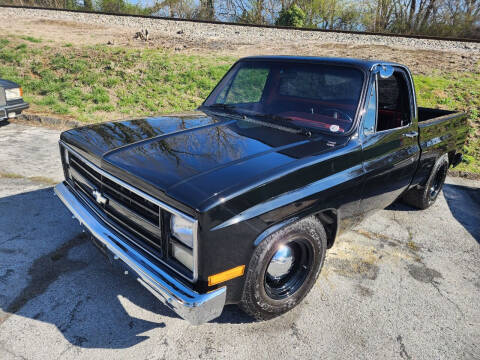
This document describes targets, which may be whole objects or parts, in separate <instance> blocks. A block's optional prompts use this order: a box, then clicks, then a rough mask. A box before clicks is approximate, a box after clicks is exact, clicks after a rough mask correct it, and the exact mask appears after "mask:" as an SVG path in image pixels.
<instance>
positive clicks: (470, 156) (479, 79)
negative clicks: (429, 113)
mask: <svg viewBox="0 0 480 360" xmlns="http://www.w3.org/2000/svg"><path fill="white" fill-rule="evenodd" d="M414 78H415V87H416V90H417V98H418V104H419V106H425V107H433V108H442V109H453V110H461V111H464V112H466V113H467V114H468V118H469V119H468V120H469V125H470V132H469V136H468V139H467V142H466V144H465V147H464V149H463V152H464V158H465V159H464V161H463V162H462V163H461V164H460V165H459V166H458V167H457V168H456V169H458V170H460V171H466V172H471V173H477V174H480V68H479V70H478V71H477V72H476V73H458V74H434V75H429V76H424V75H421V76H420V75H418V76H414Z"/></svg>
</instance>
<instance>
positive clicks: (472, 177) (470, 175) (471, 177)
mask: <svg viewBox="0 0 480 360" xmlns="http://www.w3.org/2000/svg"><path fill="white" fill-rule="evenodd" d="M448 175H449V176H452V177H461V178H465V179H469V180H480V174H475V173H469V172H465V171H459V170H448Z"/></svg>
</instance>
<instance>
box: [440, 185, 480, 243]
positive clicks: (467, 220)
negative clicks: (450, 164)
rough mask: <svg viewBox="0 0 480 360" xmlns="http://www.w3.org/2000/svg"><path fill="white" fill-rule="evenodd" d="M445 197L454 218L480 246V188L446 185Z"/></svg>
mask: <svg viewBox="0 0 480 360" xmlns="http://www.w3.org/2000/svg"><path fill="white" fill-rule="evenodd" d="M443 195H444V196H445V200H446V201H447V204H448V207H449V208H450V211H451V212H452V215H453V217H454V218H455V219H456V220H457V221H458V222H459V223H460V224H462V226H463V227H464V228H465V229H466V230H467V231H468V232H469V233H470V234H471V235H472V236H473V238H474V239H475V240H476V241H477V242H478V243H479V244H480V188H474V187H470V186H463V185H454V184H445V185H444V186H443Z"/></svg>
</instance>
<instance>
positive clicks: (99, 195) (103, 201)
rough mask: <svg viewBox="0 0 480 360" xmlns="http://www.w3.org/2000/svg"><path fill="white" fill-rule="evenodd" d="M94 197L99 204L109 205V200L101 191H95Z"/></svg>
mask: <svg viewBox="0 0 480 360" xmlns="http://www.w3.org/2000/svg"><path fill="white" fill-rule="evenodd" d="M92 195H93V197H94V198H95V201H96V202H97V203H98V204H100V205H105V204H106V203H107V200H108V199H107V198H106V197H105V196H103V195H102V193H101V192H100V191H97V190H93V192H92Z"/></svg>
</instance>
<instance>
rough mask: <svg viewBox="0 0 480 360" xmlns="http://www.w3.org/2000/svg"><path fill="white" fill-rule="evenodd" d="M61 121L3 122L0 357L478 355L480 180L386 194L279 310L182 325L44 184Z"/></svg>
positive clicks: (56, 166)
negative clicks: (427, 196)
mask: <svg viewBox="0 0 480 360" xmlns="http://www.w3.org/2000/svg"><path fill="white" fill-rule="evenodd" d="M58 136H59V131H56V130H49V129H43V128H36V127H28V126H24V125H19V124H9V125H6V126H3V127H0V359H17V358H19V359H20V358H26V359H57V358H61V359H110V358H115V359H162V358H182V359H193V358H202V359H205V358H214V359H245V358H252V359H253V358H255V359H258V358H271V359H277V358H315V359H318V358H325V359H372V358H382V359H384V358H388V359H445V358H447V359H479V358H480V343H479V341H478V340H479V339H480V301H479V299H480V275H479V274H480V182H478V181H472V180H464V179H459V178H450V177H449V178H448V179H447V184H446V185H445V187H444V190H443V193H442V194H441V196H440V197H439V199H438V201H437V202H436V204H435V205H434V206H433V207H431V208H430V209H428V210H425V211H416V210H414V209H412V208H410V207H407V206H405V205H402V204H394V205H392V206H390V207H389V208H388V209H385V210H382V211H379V212H377V213H376V214H375V215H373V216H372V217H370V218H368V219H367V220H365V221H364V222H363V223H362V224H360V226H358V227H357V228H356V229H355V230H354V231H351V232H349V233H347V234H345V235H343V236H342V237H340V238H339V239H337V241H336V243H335V245H334V246H333V247H332V248H331V249H330V250H329V251H328V252H327V260H326V263H325V266H324V269H323V271H322V273H321V275H320V278H319V280H318V282H317V284H316V285H315V286H314V288H313V290H312V292H311V293H310V294H309V295H308V296H307V297H306V299H305V300H304V301H303V303H302V304H301V305H300V306H298V307H297V308H295V309H294V310H293V311H291V312H289V313H287V314H285V315H284V316H282V317H279V318H276V319H274V320H271V321H267V322H254V321H253V320H252V319H251V318H250V317H248V316H247V315H245V314H244V313H242V312H241V311H240V310H239V309H237V308H236V307H235V306H228V307H226V308H225V310H224V312H223V314H222V316H221V317H220V318H218V319H216V320H214V321H212V322H210V323H208V324H204V325H201V326H197V327H195V326H191V325H189V324H188V323H187V322H186V321H184V320H182V319H180V318H179V317H177V316H176V315H175V313H173V312H172V311H170V310H169V309H168V308H167V307H165V306H163V305H162V304H159V303H158V302H157V301H156V299H155V298H154V297H153V296H152V295H151V294H150V293H148V292H147V290H145V289H144V288H143V287H141V286H140V285H139V284H138V283H137V281H136V280H135V279H134V278H132V277H129V276H125V275H123V273H122V272H121V271H119V270H118V269H116V268H113V267H112V266H111V265H110V264H109V263H107V262H106V261H105V260H104V258H103V256H102V255H101V254H99V252H98V251H97V250H96V249H95V247H94V246H92V245H91V244H90V242H89V241H88V239H87V238H86V236H84V234H82V231H81V228H80V227H79V225H78V223H77V222H76V221H74V220H73V219H72V218H71V216H70V214H69V212H68V211H67V210H66V208H65V207H64V206H63V205H62V204H61V203H60V201H59V200H58V199H57V198H55V197H54V196H53V191H52V184H53V183H54V182H56V181H61V179H62V176H63V174H62V171H61V168H60V163H59V159H58V155H57V152H58V146H57V141H58Z"/></svg>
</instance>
